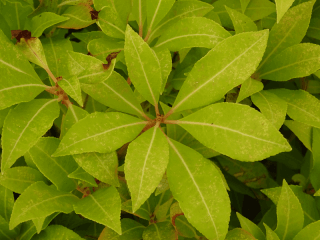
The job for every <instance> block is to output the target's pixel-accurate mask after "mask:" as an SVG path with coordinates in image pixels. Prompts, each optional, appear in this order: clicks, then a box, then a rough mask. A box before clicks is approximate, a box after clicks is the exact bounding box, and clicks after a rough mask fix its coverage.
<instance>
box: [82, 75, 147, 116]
mask: <svg viewBox="0 0 320 240" xmlns="http://www.w3.org/2000/svg"><path fill="white" fill-rule="evenodd" d="M81 88H82V90H83V91H84V92H85V93H87V94H89V95H90V96H92V97H93V98H94V99H95V100H97V101H98V102H100V103H102V104H104V105H106V106H108V107H111V108H112V109H116V110H118V111H121V112H125V113H129V114H133V115H138V116H145V114H144V112H143V110H142V108H141V105H140V104H139V102H138V100H137V98H136V97H135V96H134V94H133V92H132V90H131V88H130V86H129V85H128V83H127V81H126V80H125V79H124V78H123V77H122V76H121V75H120V74H119V73H117V72H115V71H114V72H112V74H111V76H110V77H109V78H108V79H107V80H105V81H103V82H101V83H98V84H90V85H89V84H82V85H81Z"/></svg>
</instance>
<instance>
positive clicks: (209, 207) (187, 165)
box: [167, 139, 231, 240]
mask: <svg viewBox="0 0 320 240" xmlns="http://www.w3.org/2000/svg"><path fill="white" fill-rule="evenodd" d="M168 141H169V145H170V160H169V164H168V168H167V175H168V179H169V185H170V189H171V191H172V194H173V196H174V198H175V199H176V200H177V201H178V202H179V205H180V207H181V209H182V211H183V212H184V214H185V217H186V218H187V219H188V221H189V222H190V223H191V224H192V225H193V226H195V227H196V228H197V229H198V230H199V231H200V232H201V233H202V234H204V235H205V236H206V237H207V238H209V239H221V240H222V239H224V237H225V235H226V234H227V232H228V223H229V218H230V211H231V209H230V200H229V197H228V194H227V191H226V189H225V186H224V183H223V181H222V178H221V176H220V173H219V172H218V170H217V169H216V168H215V166H213V165H212V164H211V163H210V161H209V160H207V159H205V158H203V157H202V155H201V154H199V153H197V152H196V151H194V150H192V149H190V148H188V147H186V146H184V145H182V144H180V143H178V142H175V141H173V140H169V139H168ZM206 182H210V188H208V185H206V184H204V183H206Z"/></svg>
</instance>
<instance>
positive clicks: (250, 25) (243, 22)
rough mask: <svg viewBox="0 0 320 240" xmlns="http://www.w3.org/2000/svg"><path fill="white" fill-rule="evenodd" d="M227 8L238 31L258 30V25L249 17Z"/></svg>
mask: <svg viewBox="0 0 320 240" xmlns="http://www.w3.org/2000/svg"><path fill="white" fill-rule="evenodd" d="M226 10H227V12H228V14H229V16H230V18H231V21H232V24H233V27H234V30H235V31H236V33H242V32H254V31H257V25H256V24H255V23H254V22H253V21H252V20H251V19H250V18H249V17H247V16H246V15H244V14H242V13H240V12H238V11H237V10H234V9H231V8H228V7H227V6H226Z"/></svg>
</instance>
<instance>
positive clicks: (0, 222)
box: [0, 216, 18, 240]
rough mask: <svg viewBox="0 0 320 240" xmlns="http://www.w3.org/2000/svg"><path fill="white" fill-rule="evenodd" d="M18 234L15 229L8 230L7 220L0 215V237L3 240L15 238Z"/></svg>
mask: <svg viewBox="0 0 320 240" xmlns="http://www.w3.org/2000/svg"><path fill="white" fill-rule="evenodd" d="M17 235H18V231H17V230H9V224H8V222H7V221H6V220H5V219H4V218H3V217H2V216H0V238H1V239H3V240H12V239H15V238H16V237H17Z"/></svg>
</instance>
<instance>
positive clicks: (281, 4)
mask: <svg viewBox="0 0 320 240" xmlns="http://www.w3.org/2000/svg"><path fill="white" fill-rule="evenodd" d="M293 2H294V0H276V6H277V23H279V22H280V20H281V18H282V17H283V15H284V14H285V13H286V12H287V11H288V9H289V8H290V7H291V5H292V3H293Z"/></svg>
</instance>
